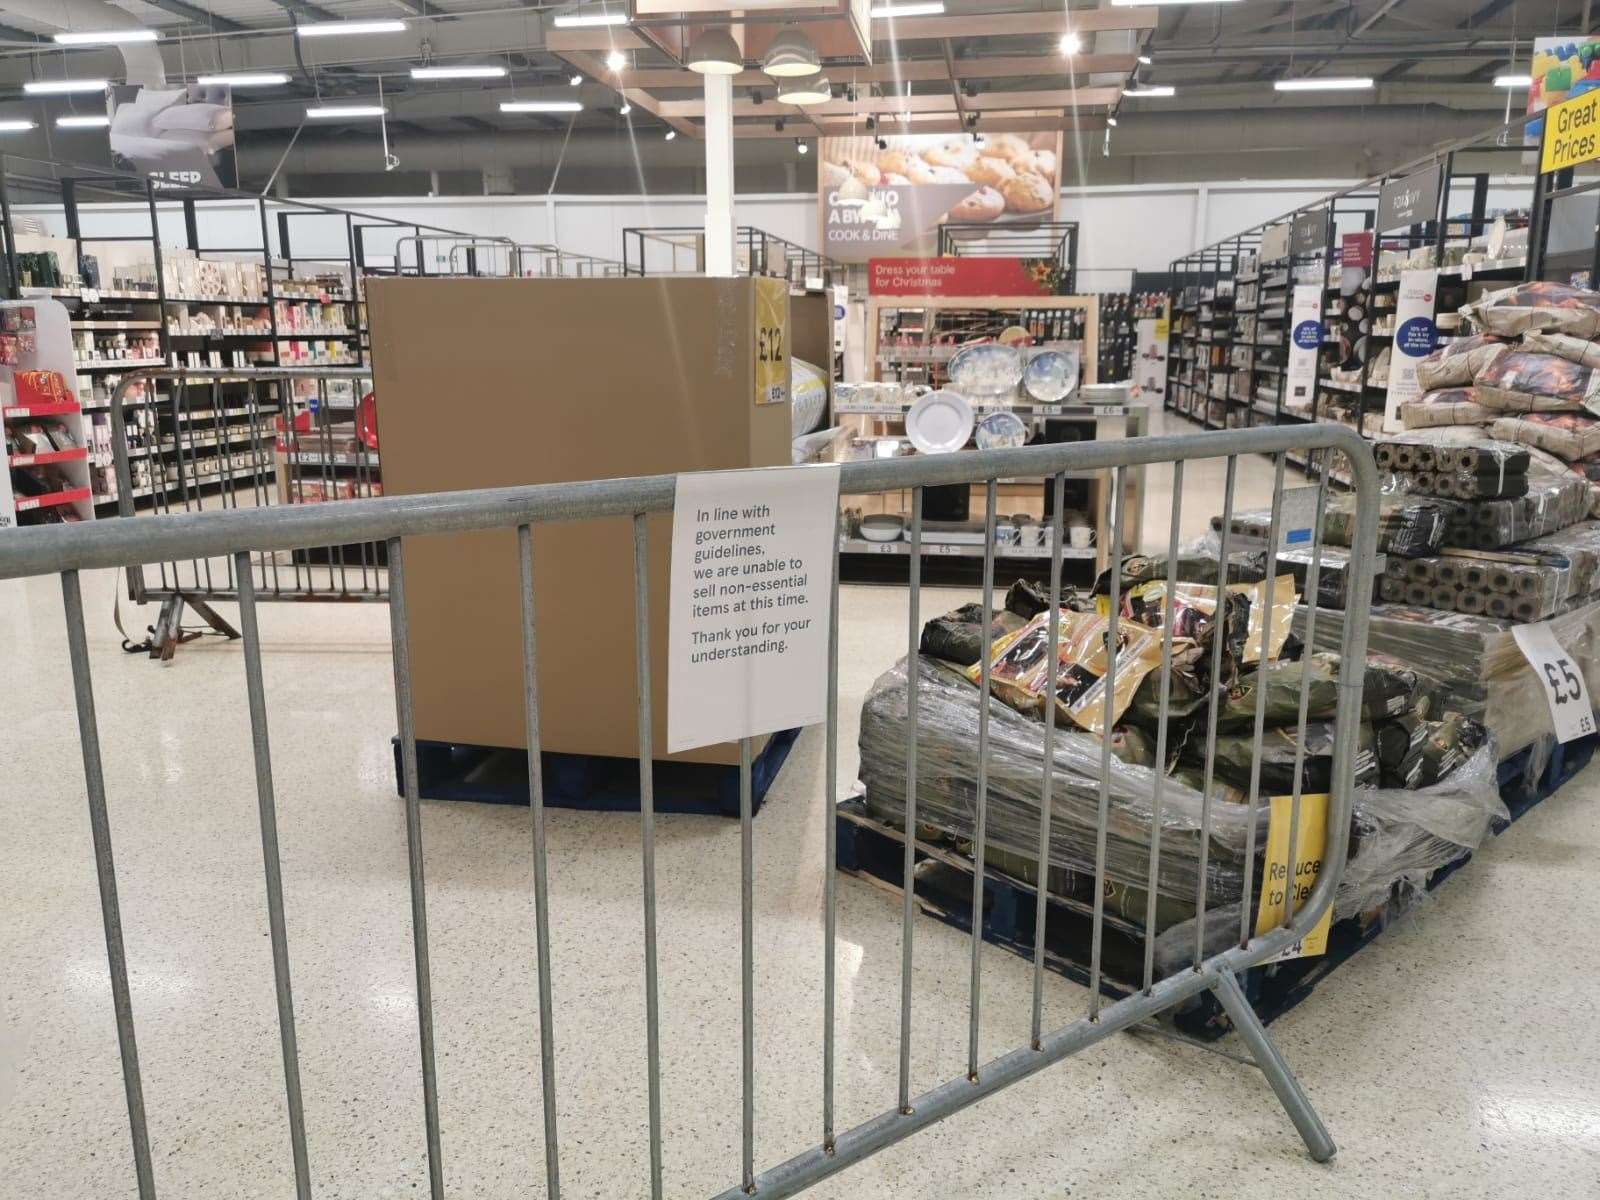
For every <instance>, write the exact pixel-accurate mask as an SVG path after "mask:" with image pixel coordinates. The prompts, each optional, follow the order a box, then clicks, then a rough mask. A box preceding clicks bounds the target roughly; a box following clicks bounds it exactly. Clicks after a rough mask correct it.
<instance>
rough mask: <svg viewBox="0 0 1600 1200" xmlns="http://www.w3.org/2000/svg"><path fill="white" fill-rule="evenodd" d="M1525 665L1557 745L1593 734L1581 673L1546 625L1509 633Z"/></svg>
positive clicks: (1591, 711) (1590, 708)
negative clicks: (1547, 711)
mask: <svg viewBox="0 0 1600 1200" xmlns="http://www.w3.org/2000/svg"><path fill="white" fill-rule="evenodd" d="M1511 636H1512V637H1514V638H1515V639H1516V641H1517V647H1518V648H1519V649H1520V650H1521V651H1522V655H1523V657H1524V658H1526V659H1527V660H1528V665H1529V666H1530V667H1532V668H1533V672H1534V674H1535V675H1536V676H1537V677H1538V680H1539V684H1540V687H1541V688H1542V690H1543V691H1544V698H1545V703H1546V704H1547V705H1548V706H1549V708H1550V725H1551V727H1552V728H1553V729H1554V730H1555V735H1556V738H1557V739H1558V740H1559V741H1563V742H1570V741H1572V740H1573V739H1574V738H1579V737H1583V736H1584V735H1585V734H1589V733H1593V732H1594V731H1595V723H1594V706H1593V704H1591V703H1590V700H1589V687H1588V685H1587V684H1586V683H1585V682H1584V679H1583V671H1582V670H1581V669H1580V668H1579V666H1578V664H1577V662H1576V661H1575V660H1574V659H1573V657H1572V655H1571V654H1569V653H1568V652H1567V650H1566V649H1565V648H1564V647H1563V646H1562V645H1561V643H1560V642H1559V641H1557V640H1556V635H1555V630H1554V629H1552V628H1551V627H1550V623H1549V622H1548V621H1541V622H1540V623H1538V624H1536V625H1517V626H1514V627H1513V628H1512V630H1511Z"/></svg>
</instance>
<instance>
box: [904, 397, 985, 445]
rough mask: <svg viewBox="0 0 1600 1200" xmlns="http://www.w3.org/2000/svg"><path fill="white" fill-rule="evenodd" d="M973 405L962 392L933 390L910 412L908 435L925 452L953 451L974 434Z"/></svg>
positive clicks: (907, 426) (907, 420) (907, 423)
mask: <svg viewBox="0 0 1600 1200" xmlns="http://www.w3.org/2000/svg"><path fill="white" fill-rule="evenodd" d="M972 423H973V418H972V405H970V404H968V403H967V401H966V397H964V396H962V395H961V394H960V393H958V392H952V391H950V390H948V389H944V390H941V391H937V392H929V393H928V394H927V395H926V396H923V397H922V398H921V399H920V400H918V401H917V402H916V403H915V404H913V405H912V406H911V410H910V411H909V412H907V413H906V436H907V437H909V438H910V439H911V444H912V445H913V446H915V447H916V448H917V449H918V451H920V452H921V453H923V454H949V453H951V452H953V451H956V450H959V449H961V447H963V446H965V445H966V444H967V442H968V441H969V440H970V439H971V437H972Z"/></svg>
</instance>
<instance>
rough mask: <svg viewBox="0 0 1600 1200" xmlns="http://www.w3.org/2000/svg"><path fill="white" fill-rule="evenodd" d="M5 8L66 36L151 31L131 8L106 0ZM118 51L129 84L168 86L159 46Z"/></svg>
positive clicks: (18, 2) (8, 0) (9, 0)
mask: <svg viewBox="0 0 1600 1200" xmlns="http://www.w3.org/2000/svg"><path fill="white" fill-rule="evenodd" d="M4 9H5V11H6V12H7V13H10V14H11V15H13V16H18V17H26V18H27V19H28V20H30V21H37V22H38V23H39V24H41V25H46V26H54V27H55V28H57V29H59V30H61V31H62V32H63V33H89V32H100V31H102V30H125V29H126V30H135V29H147V28H149V27H148V26H147V25H146V24H145V23H144V22H143V21H141V20H139V18H138V17H136V16H134V15H133V14H132V13H130V12H129V11H128V10H127V9H124V8H117V7H116V6H115V5H112V4H107V3H105V0H5V5H4ZM116 49H117V51H118V52H119V53H120V54H121V55H122V63H123V71H124V77H125V78H126V80H127V82H128V83H138V84H143V85H144V86H145V87H151V88H160V87H165V86H166V83H167V70H166V64H165V63H163V61H162V58H161V51H160V49H159V43H156V42H120V43H118V44H117V47H116ZM69 61H70V60H69Z"/></svg>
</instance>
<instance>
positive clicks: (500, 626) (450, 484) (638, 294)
mask: <svg viewBox="0 0 1600 1200" xmlns="http://www.w3.org/2000/svg"><path fill="white" fill-rule="evenodd" d="M774 286H775V287H776V288H778V289H779V290H780V291H782V292H783V295H784V297H785V300H787V292H786V289H784V285H783V284H782V282H781V281H776V280H770V279H755V278H751V277H748V276H745V277H740V278H733V279H706V278H698V277H695V278H687V277H686V278H629V279H427V278H397V279H369V280H368V285H367V296H368V306H369V311H370V319H371V326H372V346H373V368H374V385H375V388H376V392H377V396H378V423H379V437H380V446H381V452H382V456H383V482H384V489H385V491H386V492H387V493H388V494H389V495H408V494H417V493H425V492H442V491H453V490H457V489H462V488H484V487H504V486H510V485H515V484H529V483H554V482H566V481H576V480H586V479H605V478H616V477H621V476H629V475H658V474H664V473H669V472H676V471H699V470H723V469H730V468H739V467H755V466H771V465H777V464H785V463H787V462H788V461H789V441H790V430H789V426H790V416H789V405H788V402H787V399H785V401H784V402H783V403H777V404H757V402H756V370H755V358H756V350H755V341H756V338H755V328H754V326H755V319H756V307H755V294H756V288H757V287H768V288H771V287H774ZM806 299H807V300H809V299H811V298H810V297H807V298H806ZM819 299H820V298H819ZM778 311H780V312H782V313H783V314H784V319H785V320H787V306H786V305H783V306H780V307H779V310H778ZM822 361H823V363H824V364H825V363H826V362H827V359H823V360H822ZM648 525H649V541H648V561H649V572H648V577H649V588H650V595H649V610H650V646H651V665H650V675H651V685H652V687H651V691H652V696H653V705H652V708H653V713H654V718H655V721H654V724H655V728H654V745H655V746H656V748H657V754H656V756H657V757H658V758H665V757H667V756H666V755H665V754H664V753H663V752H662V749H661V748H662V747H664V746H665V745H666V707H667V705H666V694H667V663H666V647H667V614H668V601H669V598H668V595H667V587H668V571H669V559H670V547H671V518H670V517H669V516H667V515H665V514H662V515H660V516H655V517H652V518H650V519H649V522H648ZM533 546H534V596H535V603H536V613H537V619H538V658H539V715H540V731H541V738H542V742H543V748H544V749H545V750H549V751H560V752H566V753H574V754H601V755H612V756H618V757H628V758H632V757H635V756H636V755H637V753H638V745H639V742H638V725H637V716H636V709H635V669H634V663H635V651H634V580H633V530H632V522H631V521H629V520H626V519H610V520H603V521H584V522H564V523H560V524H548V525H538V526H535V527H534V531H533ZM405 598H406V604H407V608H408V612H409V620H410V647H411V661H412V686H413V698H414V704H415V711H416V729H417V736H418V737H419V738H422V739H430V740H438V741H447V742H456V743H466V744H472V745H482V746H518V747H520V746H525V745H526V744H527V743H526V739H525V737H524V731H523V694H522V630H521V618H520V601H519V567H518V555H517V542H516V535H515V533H514V531H510V530H507V531H503V532H494V533H480V534H464V535H455V536H448V537H420V538H413V539H410V540H408V541H407V543H406V545H405ZM673 757H674V758H677V759H682V760H688V761H695V762H719V763H729V762H737V761H738V751H737V747H735V746H712V747H706V748H704V749H702V750H698V751H692V752H689V753H686V754H683V755H675V756H673Z"/></svg>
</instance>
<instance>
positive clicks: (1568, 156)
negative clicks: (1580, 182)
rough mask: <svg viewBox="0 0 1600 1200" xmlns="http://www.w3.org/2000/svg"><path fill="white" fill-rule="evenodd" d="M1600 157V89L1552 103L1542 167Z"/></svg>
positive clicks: (1547, 114)
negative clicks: (1558, 102)
mask: <svg viewBox="0 0 1600 1200" xmlns="http://www.w3.org/2000/svg"><path fill="white" fill-rule="evenodd" d="M1597 158H1600V91H1594V92H1585V93H1584V94H1583V95H1581V96H1575V97H1574V98H1573V99H1571V100H1563V101H1562V102H1561V103H1560V104H1556V105H1552V106H1551V107H1550V108H1548V109H1546V110H1545V114H1544V145H1543V149H1542V150H1541V151H1540V154H1539V170H1540V171H1542V172H1548V171H1559V170H1562V169H1563V168H1565V167H1576V166H1578V165H1579V164H1581V163H1586V162H1592V161H1593V160H1595V159H1597Z"/></svg>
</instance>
